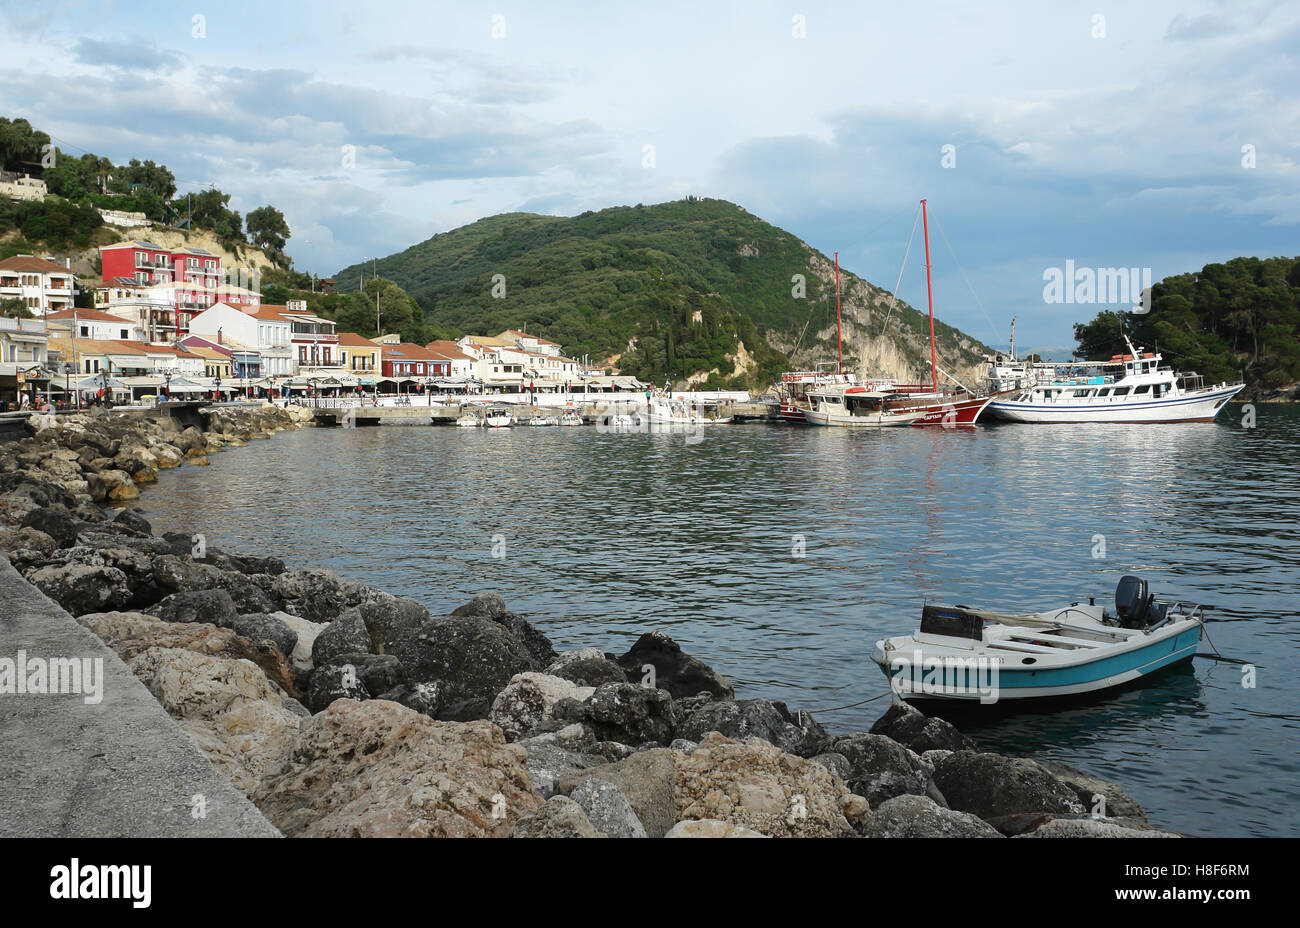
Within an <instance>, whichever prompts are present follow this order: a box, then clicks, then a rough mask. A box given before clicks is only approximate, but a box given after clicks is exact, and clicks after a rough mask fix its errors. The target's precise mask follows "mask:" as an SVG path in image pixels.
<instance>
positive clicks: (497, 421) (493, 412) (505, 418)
mask: <svg viewBox="0 0 1300 928" xmlns="http://www.w3.org/2000/svg"><path fill="white" fill-rule="evenodd" d="M483 424H484V425H486V426H487V427H488V428H490V429H508V428H510V426H512V425H514V424H515V417H514V416H513V415H511V413H510V410H508V409H505V408H503V407H500V406H498V407H494V408H492V409H489V410H488V411H487V412H486V413H484V415H483Z"/></svg>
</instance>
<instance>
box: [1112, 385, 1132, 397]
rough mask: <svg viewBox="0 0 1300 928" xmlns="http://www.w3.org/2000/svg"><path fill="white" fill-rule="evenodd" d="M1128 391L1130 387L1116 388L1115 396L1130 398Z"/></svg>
mask: <svg viewBox="0 0 1300 928" xmlns="http://www.w3.org/2000/svg"><path fill="white" fill-rule="evenodd" d="M1128 391H1129V388H1128V387H1116V388H1115V395H1116V396H1128Z"/></svg>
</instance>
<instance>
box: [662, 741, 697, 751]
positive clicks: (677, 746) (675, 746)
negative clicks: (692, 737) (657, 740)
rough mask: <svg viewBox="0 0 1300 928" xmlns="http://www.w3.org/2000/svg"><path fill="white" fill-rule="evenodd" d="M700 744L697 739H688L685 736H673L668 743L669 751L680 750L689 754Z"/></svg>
mask: <svg viewBox="0 0 1300 928" xmlns="http://www.w3.org/2000/svg"><path fill="white" fill-rule="evenodd" d="M699 746H700V743H699V742H698V741H689V740H687V739H686V738H674V739H673V743H672V744H670V745H668V749H669V750H670V751H681V752H682V753H683V754H689V753H691V752H692V751H694V750H695V749H696V748H698V747H699Z"/></svg>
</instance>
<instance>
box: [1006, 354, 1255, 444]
mask: <svg viewBox="0 0 1300 928" xmlns="http://www.w3.org/2000/svg"><path fill="white" fill-rule="evenodd" d="M1125 341H1126V342H1127V344H1128V348H1129V352H1128V354H1123V355H1116V356H1114V357H1113V358H1111V359H1110V360H1109V361H1088V362H1078V363H1074V364H1069V365H1063V364H1062V365H1052V366H1051V367H1052V373H1051V374H1050V375H1047V376H1043V375H1041V374H1040V375H1039V376H1037V377H1036V378H1035V380H1034V382H1033V383H1032V384H1031V385H1029V386H1027V387H1025V388H1024V389H1021V390H1016V391H1013V392H1012V393H1011V394H1009V395H1007V396H1003V397H998V398H996V399H995V400H994V401H993V402H992V403H990V404H989V413H990V414H991V415H993V416H995V417H996V418H999V419H1005V420H1007V421H1010V422H1034V423H1043V422H1058V423H1078V422H1096V423H1102V422H1109V423H1119V422H1148V423H1156V422H1213V421H1214V419H1215V417H1217V416H1218V414H1219V412H1220V410H1222V409H1223V407H1224V406H1226V405H1227V404H1228V402H1229V400H1231V399H1232V398H1233V397H1235V396H1236V395H1237V394H1238V393H1240V392H1241V390H1242V389H1244V388H1245V384H1243V383H1220V384H1215V385H1212V386H1206V385H1205V383H1204V380H1203V378H1201V377H1200V376H1199V375H1197V374H1192V373H1186V374H1185V373H1179V372H1177V371H1175V370H1173V368H1170V367H1162V366H1161V361H1162V360H1163V359H1162V358H1161V356H1160V355H1159V354H1157V353H1154V352H1150V351H1147V352H1143V351H1142V350H1141V349H1140V348H1136V347H1134V345H1133V343H1132V342H1131V341H1128V338H1127V336H1126V337H1125Z"/></svg>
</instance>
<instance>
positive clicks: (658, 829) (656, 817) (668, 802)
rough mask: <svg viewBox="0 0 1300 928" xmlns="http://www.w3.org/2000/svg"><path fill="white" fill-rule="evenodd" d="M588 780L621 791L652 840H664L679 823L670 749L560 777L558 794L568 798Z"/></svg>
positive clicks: (557, 784)
mask: <svg viewBox="0 0 1300 928" xmlns="http://www.w3.org/2000/svg"><path fill="white" fill-rule="evenodd" d="M588 777H596V778H597V779H601V780H607V781H608V782H610V783H613V784H614V785H615V786H617V787H618V788H619V790H620V791H621V792H622V793H623V795H624V796H625V797H627V801H628V804H629V805H631V806H632V811H634V812H635V813H636V817H637V819H638V820H639V821H640V822H641V824H642V825H643V826H644V827H645V831H646V834H647V835H649V836H650V837H651V838H662V837H663V836H664V835H666V834H667V833H668V829H670V828H672V827H673V825H674V824H675V823H676V821H677V798H676V793H675V784H676V781H677V768H676V767H675V766H674V764H673V761H672V752H670V751H669V750H668V749H667V748H658V749H656V750H653V751H644V752H642V753H639V754H633V755H632V756H630V757H628V758H625V759H624V760H620V761H618V762H617V763H613V764H605V765H603V766H599V767H592V768H589V769H586V770H580V771H578V772H576V773H571V774H565V775H563V776H561V777H560V778H559V779H558V780H557V781H556V784H555V791H556V792H557V793H560V794H563V795H567V794H568V793H570V792H572V791H573V789H575V788H576V787H577V786H578V784H579V783H581V782H582V781H583V780H585V779H587V778H588Z"/></svg>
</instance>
